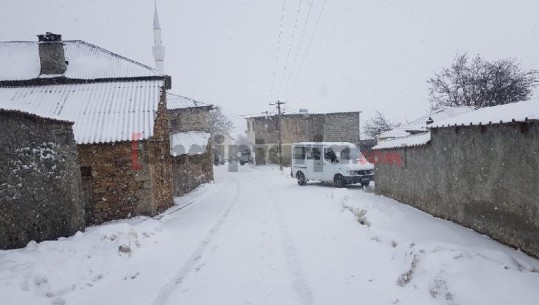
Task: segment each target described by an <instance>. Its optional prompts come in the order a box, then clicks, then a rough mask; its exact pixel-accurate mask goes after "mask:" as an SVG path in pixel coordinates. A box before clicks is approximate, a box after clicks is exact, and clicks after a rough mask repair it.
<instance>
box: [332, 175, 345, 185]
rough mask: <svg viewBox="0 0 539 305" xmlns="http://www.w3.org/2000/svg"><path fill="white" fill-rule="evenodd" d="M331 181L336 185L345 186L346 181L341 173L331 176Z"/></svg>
mask: <svg viewBox="0 0 539 305" xmlns="http://www.w3.org/2000/svg"><path fill="white" fill-rule="evenodd" d="M333 182H334V183H335V185H336V186H337V187H345V186H346V181H345V180H344V177H343V176H342V175H341V174H337V175H335V177H334V178H333Z"/></svg>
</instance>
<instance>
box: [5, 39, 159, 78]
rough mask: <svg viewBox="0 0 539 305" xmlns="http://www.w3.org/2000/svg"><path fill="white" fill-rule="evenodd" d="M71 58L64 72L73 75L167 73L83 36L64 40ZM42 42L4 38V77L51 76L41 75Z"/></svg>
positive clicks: (135, 75) (98, 75) (143, 75)
mask: <svg viewBox="0 0 539 305" xmlns="http://www.w3.org/2000/svg"><path fill="white" fill-rule="evenodd" d="M62 43H63V44H64V53H65V59H66V61H67V62H68V65H67V70H66V71H65V73H64V74H63V75H56V76H63V77H66V78H69V79H83V80H93V79H110V78H128V77H153V76H157V77H159V76H163V77H164V76H165V75H164V74H161V73H159V72H158V71H157V70H155V69H153V68H151V67H148V66H146V65H143V64H141V63H138V62H136V61H134V60H131V59H128V58H125V57H123V56H120V55H118V54H115V53H113V52H110V51H108V50H105V49H103V48H100V47H98V46H95V45H93V44H90V43H87V42H84V41H80V40H64V41H62ZM38 46H39V42H37V41H12V42H0V81H24V80H32V79H36V78H50V77H51V76H50V75H40V71H41V68H40V67H41V66H40V60H39V50H38Z"/></svg>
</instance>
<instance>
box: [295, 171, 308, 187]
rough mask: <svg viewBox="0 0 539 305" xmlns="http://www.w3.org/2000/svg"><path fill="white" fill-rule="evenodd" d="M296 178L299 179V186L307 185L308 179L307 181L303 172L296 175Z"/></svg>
mask: <svg viewBox="0 0 539 305" xmlns="http://www.w3.org/2000/svg"><path fill="white" fill-rule="evenodd" d="M296 178H297V179H298V184H299V185H301V186H303V185H305V184H307V179H305V175H304V174H303V173H302V172H298V173H297V174H296Z"/></svg>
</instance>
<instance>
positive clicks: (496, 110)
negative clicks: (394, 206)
mask: <svg viewBox="0 0 539 305" xmlns="http://www.w3.org/2000/svg"><path fill="white" fill-rule="evenodd" d="M374 151H375V156H376V159H377V162H376V171H375V172H376V193H377V194H381V195H384V196H388V197H391V198H394V199H397V200H399V201H401V202H404V203H406V204H409V205H412V206H414V207H417V208H419V209H421V210H424V211H426V212H428V213H430V214H432V215H434V216H437V217H441V218H445V219H449V220H451V221H454V222H457V223H460V224H462V225H465V226H467V227H470V228H472V229H474V230H476V231H478V232H480V233H484V234H487V235H489V236H491V237H493V238H495V239H497V240H499V241H502V242H504V243H506V244H509V245H511V246H514V247H518V248H521V249H522V250H524V251H526V252H527V253H530V254H532V255H534V256H536V257H539V222H538V221H537V220H538V219H539V201H538V198H539V188H538V187H537V186H538V181H539V180H538V173H539V103H537V102H533V101H530V102H520V103H513V104H507V105H501V106H495V107H489V108H482V109H479V110H475V111H467V112H464V113H463V114H461V115H458V116H454V117H451V118H447V119H445V120H439V121H436V120H435V121H434V122H433V123H432V124H430V125H429V127H428V129H427V131H426V132H423V133H419V134H415V135H409V136H406V137H402V138H395V139H393V140H387V141H384V142H382V143H380V144H378V145H377V146H376V147H374Z"/></svg>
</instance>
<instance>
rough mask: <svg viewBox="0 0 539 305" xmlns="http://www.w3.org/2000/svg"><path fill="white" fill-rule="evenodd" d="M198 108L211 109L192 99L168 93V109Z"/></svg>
mask: <svg viewBox="0 0 539 305" xmlns="http://www.w3.org/2000/svg"><path fill="white" fill-rule="evenodd" d="M198 107H211V105H208V104H204V103H202V102H198V101H195V100H194V99H192V98H188V97H185V96H181V95H177V94H173V93H167V109H168V110H174V109H184V108H198Z"/></svg>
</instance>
